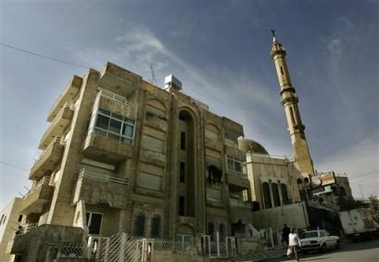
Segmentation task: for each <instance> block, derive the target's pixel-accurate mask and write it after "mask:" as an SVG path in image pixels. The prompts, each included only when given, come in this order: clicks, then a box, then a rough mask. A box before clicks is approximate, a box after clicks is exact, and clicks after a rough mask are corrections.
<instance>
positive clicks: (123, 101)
mask: <svg viewBox="0 0 379 262" xmlns="http://www.w3.org/2000/svg"><path fill="white" fill-rule="evenodd" d="M100 96H104V97H107V98H109V99H112V100H113V101H115V102H117V103H120V104H123V105H126V106H130V107H132V108H135V109H137V104H135V103H133V102H131V101H130V100H128V99H126V98H125V97H123V96H120V95H117V94H115V93H113V92H111V91H108V90H104V89H100Z"/></svg>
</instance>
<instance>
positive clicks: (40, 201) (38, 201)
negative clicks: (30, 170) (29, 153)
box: [20, 177, 54, 214]
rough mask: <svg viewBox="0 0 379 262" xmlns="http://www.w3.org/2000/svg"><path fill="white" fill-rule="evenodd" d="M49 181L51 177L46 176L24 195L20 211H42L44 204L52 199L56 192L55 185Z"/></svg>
mask: <svg viewBox="0 0 379 262" xmlns="http://www.w3.org/2000/svg"><path fill="white" fill-rule="evenodd" d="M49 181H50V178H49V177H44V178H43V179H41V180H40V181H39V182H38V183H37V184H36V185H35V187H34V188H32V189H31V190H30V191H29V192H28V194H27V195H25V196H24V198H23V201H22V202H21V211H20V213H22V214H30V213H41V212H42V208H43V206H44V205H45V204H46V203H48V202H49V201H51V199H52V198H53V194H54V187H53V186H52V185H50V184H49Z"/></svg>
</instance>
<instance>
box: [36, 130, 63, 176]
mask: <svg viewBox="0 0 379 262" xmlns="http://www.w3.org/2000/svg"><path fill="white" fill-rule="evenodd" d="M63 150H64V145H62V144H61V143H60V138H59V137H57V138H55V139H54V140H53V141H52V142H51V144H50V145H49V146H48V147H47V148H46V149H45V150H44V151H43V152H42V153H41V155H40V157H39V158H38V159H37V160H36V162H35V163H34V165H33V167H32V168H31V170H30V175H29V179H31V180H36V181H37V180H39V179H41V178H42V177H43V176H44V175H45V174H46V172H50V173H51V172H52V171H53V170H54V168H55V166H56V164H57V163H58V162H60V160H61V159H62V154H63Z"/></svg>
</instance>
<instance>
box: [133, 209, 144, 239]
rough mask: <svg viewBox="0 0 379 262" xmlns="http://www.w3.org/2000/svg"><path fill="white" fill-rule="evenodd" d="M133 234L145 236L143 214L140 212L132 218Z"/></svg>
mask: <svg viewBox="0 0 379 262" xmlns="http://www.w3.org/2000/svg"><path fill="white" fill-rule="evenodd" d="M134 235H135V236H137V237H144V236H145V215H144V214H142V213H140V214H138V215H136V217H135V220H134Z"/></svg>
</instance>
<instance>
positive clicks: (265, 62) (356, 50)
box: [0, 0, 379, 207]
mask: <svg viewBox="0 0 379 262" xmlns="http://www.w3.org/2000/svg"><path fill="white" fill-rule="evenodd" d="M0 9H1V10H0V11H1V13H0V16H1V21H0V22H1V31H0V32H1V46H0V48H1V50H0V51H1V72H0V73H1V93H0V98H1V100H0V102H1V108H0V109H1V114H0V124H1V129H0V139H1V140H0V147H1V152H0V153H1V155H0V156H1V158H0V160H1V162H0V172H1V180H0V200H1V203H0V204H1V207H3V206H5V205H6V204H7V203H8V202H9V201H10V200H11V199H12V198H13V197H16V196H20V195H24V194H25V193H27V189H28V188H30V185H31V182H30V181H29V180H28V176H29V171H28V170H29V169H30V168H31V167H32V165H33V163H34V161H35V159H36V158H38V155H39V150H38V143H39V139H40V138H41V136H42V134H43V133H44V131H45V130H46V128H47V127H48V123H47V121H46V117H47V113H48V111H49V109H50V107H51V106H52V104H53V103H54V101H55V99H56V98H57V97H58V95H59V94H60V93H61V91H62V90H63V88H64V86H65V85H66V84H67V83H68V81H69V80H70V78H71V77H72V75H74V74H76V75H79V76H82V75H84V74H85V73H86V71H87V70H88V68H94V69H101V68H102V67H103V66H104V64H105V63H106V62H107V61H111V62H113V63H116V64H118V65H120V66H122V67H124V68H126V69H128V70H130V71H133V72H135V73H137V74H139V75H141V76H142V77H143V78H144V79H145V80H151V79H152V75H151V70H150V66H152V67H153V69H154V74H155V78H156V80H157V85H158V86H160V87H162V86H163V80H164V77H165V76H166V75H169V74H174V75H175V76H176V77H177V78H178V79H180V80H181V81H182V83H183V92H184V93H186V94H188V95H190V96H193V97H194V98H196V99H198V100H200V101H202V102H204V103H206V104H208V105H209V107H210V110H211V111H212V112H214V113H216V114H218V115H223V116H226V117H228V118H231V119H233V120H235V121H237V122H239V123H241V124H242V125H243V126H244V131H245V137H247V138H250V139H253V140H255V141H257V142H259V143H261V144H262V145H263V146H264V147H265V148H266V149H267V150H268V151H269V153H270V154H271V155H274V156H291V155H292V151H291V145H290V137H289V134H288V132H287V123H286V119H285V115H284V111H283V108H282V106H281V104H280V94H279V86H278V81H277V76H276V73H275V68H274V64H273V61H272V60H271V57H270V48H271V42H272V36H271V32H270V29H275V30H276V32H277V37H278V39H279V40H280V42H281V43H282V44H283V45H284V47H285V48H286V49H287V62H288V66H289V70H290V74H291V79H292V83H293V85H294V87H295V88H296V91H297V93H298V96H299V99H300V102H299V108H300V112H301V117H302V120H303V123H304V125H305V126H306V130H305V131H306V137H307V139H308V143H309V146H310V151H311V155H312V158H313V161H314V164H315V169H316V170H318V171H319V172H321V171H335V172H336V173H345V172H346V174H347V176H348V177H349V178H350V182H351V186H352V189H353V194H354V196H356V197H362V196H364V197H368V196H370V195H378V186H379V185H378V169H379V168H378V129H379V128H378V111H379V105H378V88H379V84H378V70H379V69H378V46H379V45H378V35H379V34H378V2H377V1H376V0H354V1H352V0H338V1H337V0H336V1H330V0H288V1H284V0H282V1H278V0H271V1H263V0H262V1H258V0H250V1H247V0H239V1H224V0H217V1H216V0H213V1H211V0H208V1H186V0H183V1H179V0H177V1H175V0H172V1H168V0H167V1H163V0H162V1H143V0H141V1H121V0H119V1H111V0H110V1H109V0H108V1H105V0H98V1H53V0H50V1H49V0H45V1H6V0H1V2H0Z"/></svg>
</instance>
